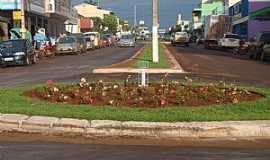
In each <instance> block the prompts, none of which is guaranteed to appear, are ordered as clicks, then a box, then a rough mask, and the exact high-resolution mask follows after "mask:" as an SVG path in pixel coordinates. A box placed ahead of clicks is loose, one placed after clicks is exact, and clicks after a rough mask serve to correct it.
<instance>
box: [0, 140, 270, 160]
mask: <svg viewBox="0 0 270 160" xmlns="http://www.w3.org/2000/svg"><path fill="white" fill-rule="evenodd" d="M269 157H270V149H221V148H219V149H214V148H188V147H168V146H136V145H135V146H133V145H100V144H98V145H95V144H91V145H89V144H87V145H86V144H63V143H39V142H28V143H26V142H24V143H10V142H9V143H1V144H0V160H90V159H91V160H92V159H93V160H120V159H121V160H138V159H140V160H269Z"/></svg>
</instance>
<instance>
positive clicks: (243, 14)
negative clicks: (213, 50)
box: [229, 0, 270, 38]
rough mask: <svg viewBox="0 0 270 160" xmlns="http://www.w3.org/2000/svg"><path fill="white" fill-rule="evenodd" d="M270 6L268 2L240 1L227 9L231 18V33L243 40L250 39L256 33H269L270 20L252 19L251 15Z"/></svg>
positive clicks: (264, 0) (265, 0)
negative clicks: (243, 38) (241, 37)
mask: <svg viewBox="0 0 270 160" xmlns="http://www.w3.org/2000/svg"><path fill="white" fill-rule="evenodd" d="M269 6H270V0H241V1H240V2H238V3H236V4H235V5H233V6H231V7H230V9H229V14H230V16H232V18H233V32H234V33H236V34H239V35H241V36H243V37H245V38H252V37H254V36H256V34H257V33H258V32H261V31H270V20H269V19H268V20H267V19H254V18H252V17H250V15H251V13H252V12H254V11H256V10H259V9H262V8H264V7H269Z"/></svg>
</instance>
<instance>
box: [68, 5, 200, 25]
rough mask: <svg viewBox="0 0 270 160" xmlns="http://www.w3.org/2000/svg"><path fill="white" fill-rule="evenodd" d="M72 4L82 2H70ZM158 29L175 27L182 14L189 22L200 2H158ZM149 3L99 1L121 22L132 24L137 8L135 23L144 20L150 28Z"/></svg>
mask: <svg viewBox="0 0 270 160" xmlns="http://www.w3.org/2000/svg"><path fill="white" fill-rule="evenodd" d="M72 1H73V4H77V3H80V2H82V1H83V0H72ZM158 1H159V23H160V28H166V27H169V26H172V25H175V23H176V19H177V15H178V14H182V17H183V19H184V20H191V17H192V9H193V8H197V7H198V4H199V2H200V0H158ZM151 2H152V0H100V5H101V7H102V8H104V9H108V10H111V11H113V12H114V13H115V14H116V15H117V16H119V17H120V18H121V19H122V20H128V21H129V24H131V25H133V23H134V6H135V5H136V6H137V21H139V20H144V21H145V23H146V24H147V26H148V27H151V22H152V18H151V15H152V14H151V13H152V12H151Z"/></svg>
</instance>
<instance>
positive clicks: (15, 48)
mask: <svg viewBox="0 0 270 160" xmlns="http://www.w3.org/2000/svg"><path fill="white" fill-rule="evenodd" d="M0 62H1V64H2V66H8V65H30V64H35V63H36V62H37V57H36V55H35V53H34V48H33V46H32V44H31V42H30V41H29V40H27V39H14V40H7V41H2V42H0Z"/></svg>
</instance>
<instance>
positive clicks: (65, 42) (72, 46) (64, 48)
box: [56, 36, 81, 54]
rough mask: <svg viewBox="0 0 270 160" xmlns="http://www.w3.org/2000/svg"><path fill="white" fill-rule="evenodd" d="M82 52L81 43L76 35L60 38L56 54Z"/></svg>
mask: <svg viewBox="0 0 270 160" xmlns="http://www.w3.org/2000/svg"><path fill="white" fill-rule="evenodd" d="M80 52H81V50H80V43H79V42H78V40H77V38H76V37H74V36H64V37H60V38H59V39H58V41H57V45H56V54H78V53H80Z"/></svg>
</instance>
